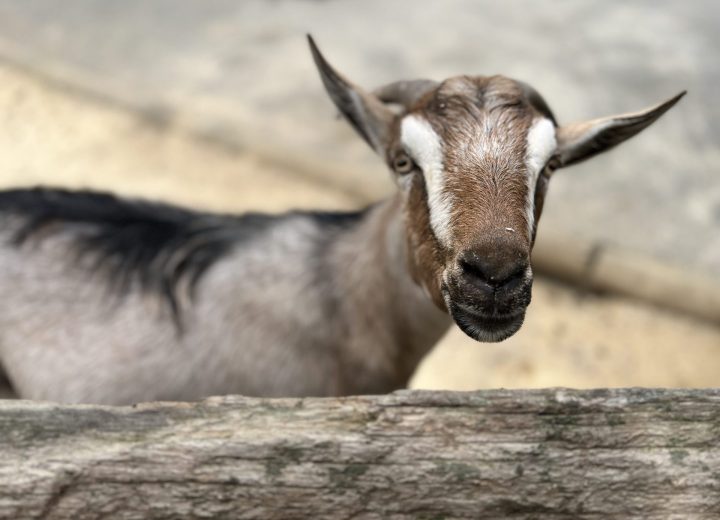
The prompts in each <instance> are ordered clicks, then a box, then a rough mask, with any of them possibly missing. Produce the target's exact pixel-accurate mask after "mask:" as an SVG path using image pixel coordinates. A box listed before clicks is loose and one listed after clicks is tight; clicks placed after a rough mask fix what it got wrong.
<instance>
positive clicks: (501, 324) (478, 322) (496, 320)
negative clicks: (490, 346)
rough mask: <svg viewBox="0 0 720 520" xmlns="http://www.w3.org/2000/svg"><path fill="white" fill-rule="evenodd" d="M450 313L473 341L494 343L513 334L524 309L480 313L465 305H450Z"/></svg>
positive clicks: (523, 313) (517, 328)
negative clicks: (500, 313)
mask: <svg viewBox="0 0 720 520" xmlns="http://www.w3.org/2000/svg"><path fill="white" fill-rule="evenodd" d="M450 315H451V316H452V318H453V320H455V323H457V325H458V327H460V330H462V331H463V332H464V333H465V334H467V335H468V336H470V337H471V338H472V339H474V340H475V341H482V342H485V343H496V342H498V341H503V340H505V339H507V338H509V337H510V336H512V335H513V334H515V333H516V332H517V331H518V330H520V327H521V326H522V324H523V321H525V309H522V310H521V311H519V312H516V313H511V314H502V315H495V314H492V315H490V314H480V313H475V312H470V311H469V310H468V309H467V308H466V307H464V306H463V307H461V306H459V305H451V306H450Z"/></svg>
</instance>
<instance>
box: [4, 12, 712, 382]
mask: <svg viewBox="0 0 720 520" xmlns="http://www.w3.org/2000/svg"><path fill="white" fill-rule="evenodd" d="M308 32H310V33H312V34H313V35H314V36H315V38H316V40H317V42H318V44H319V45H320V48H321V49H322V50H323V51H324V53H325V55H326V56H327V58H328V59H329V60H330V61H331V63H333V64H334V65H335V66H336V67H337V68H338V69H339V70H341V71H342V72H344V73H345V74H346V75H347V76H348V77H350V78H351V79H352V80H353V81H355V82H356V83H358V84H360V85H363V86H365V87H368V88H371V87H374V86H377V85H380V84H382V83H387V82H390V81H394V80H397V79H410V78H417V77H428V78H432V79H438V80H441V79H444V78H445V77H448V76H451V75H456V74H483V75H485V74H496V73H500V74H504V75H507V76H511V77H514V78H516V79H521V80H524V81H527V82H529V83H531V84H532V85H533V86H535V87H536V88H537V90H539V91H540V92H541V93H542V94H543V95H544V97H545V98H546V100H547V101H548V103H549V104H550V106H551V107H552V108H553V109H554V111H555V114H556V116H557V118H558V120H559V121H560V122H561V123H562V122H570V121H573V120H582V119H590V118H594V117H599V116H605V115H610V114H615V113H621V112H626V111H634V110H638V109H641V108H644V107H646V106H648V105H652V104H655V103H656V102H659V101H661V100H664V99H666V98H668V97H670V96H671V95H673V94H675V93H677V92H679V91H680V90H683V89H687V90H688V91H689V94H688V96H686V98H685V99H683V100H682V101H681V102H680V103H679V104H678V105H677V106H676V107H675V108H674V109H672V110H671V111H670V112H669V113H668V114H667V115H665V116H664V117H663V118H662V119H661V120H660V121H659V122H657V123H656V124H655V125H653V126H652V127H650V128H649V129H648V130H646V131H645V132H644V133H643V134H641V135H640V136H638V137H636V138H634V139H632V140H631V141H629V142H628V143H627V144H624V145H622V146H621V147H620V148H618V149H616V150H613V151H612V152H610V153H608V154H605V155H602V156H599V157H597V158H595V159H593V160H592V161H590V162H588V163H586V164H581V165H578V166H575V167H573V168H571V169H567V170H562V171H560V172H559V173H558V174H557V175H556V176H555V177H554V179H553V181H552V183H551V187H550V192H549V194H548V198H547V200H546V204H545V213H544V216H543V221H542V222H541V225H540V229H539V238H538V248H544V251H546V252H548V253H547V254H548V255H549V256H548V257H547V258H549V259H550V261H552V258H559V259H571V258H577V259H578V260H577V262H579V264H580V265H581V266H582V265H586V263H587V262H589V261H590V258H589V257H586V256H584V255H586V252H587V251H593V250H595V251H597V248H598V247H605V246H607V245H611V246H614V247H616V249H617V250H618V251H623V252H625V251H627V252H629V253H630V254H631V255H632V258H633V259H634V262H635V265H636V266H637V265H640V266H641V268H640V271H639V272H640V276H643V275H644V269H642V265H652V266H658V265H659V266H665V265H667V266H674V267H672V268H669V270H667V271H663V269H659V270H657V269H655V271H658V272H660V273H671V275H665V276H664V275H662V274H660V275H657V276H655V277H654V278H653V277H650V278H648V280H649V281H648V280H646V281H645V283H646V284H650V285H652V284H653V283H655V281H656V282H657V283H658V284H659V285H662V284H663V283H664V280H665V279H667V278H668V277H672V278H673V280H674V281H675V283H676V285H675V286H674V287H675V289H674V290H673V291H670V293H668V291H665V292H663V291H659V292H660V293H662V294H661V296H659V297H656V298H652V299H651V300H652V301H649V300H648V298H646V297H644V296H643V294H634V292H635V291H634V289H633V287H632V285H633V284H628V283H627V273H626V272H625V273H624V275H623V276H625V278H622V277H621V278H618V279H617V280H615V278H613V277H615V274H616V272H617V271H619V270H618V269H612V268H610V269H608V270H607V273H605V275H604V276H606V277H609V278H610V279H611V280H615V281H614V282H612V283H608V284H606V285H607V287H609V289H608V290H606V291H604V292H603V293H598V292H596V291H593V290H591V289H592V287H593V284H592V283H590V282H589V281H588V280H584V279H583V277H582V276H574V277H566V276H563V270H562V269H552V268H550V269H545V270H543V269H540V271H541V274H542V272H543V271H545V272H549V273H551V274H552V275H553V276H547V277H542V276H539V277H538V278H537V281H536V284H535V287H534V296H533V303H532V304H531V306H530V310H529V312H528V315H527V320H526V324H525V325H524V327H523V329H522V330H521V331H520V332H519V333H518V334H517V335H515V336H514V337H512V338H511V339H510V340H508V341H506V342H503V343H500V344H480V343H476V342H474V341H472V340H470V339H469V338H466V337H465V336H464V335H463V334H462V333H461V332H459V330H457V329H453V330H451V331H450V332H449V333H448V334H447V336H446V337H445V338H444V340H443V341H442V342H441V344H440V345H438V347H437V348H436V349H435V350H434V351H433V352H432V354H431V355H430V356H429V357H428V358H427V359H426V360H425V362H424V363H423V365H422V366H421V368H420V370H419V372H418V373H417V374H416V376H415V378H414V380H413V386H414V387H417V388H445V389H475V388H486V387H540V386H573V387H607V386H668V387H673V386H695V387H698V386H718V385H720V311H718V310H717V309H718V307H717V301H718V300H717V296H718V295H720V289H719V288H720V285H718V284H719V283H720V171H719V170H720V148H719V147H718V143H719V142H720V140H719V138H720V104H719V103H718V102H717V88H718V87H717V86H718V85H719V84H720V60H718V56H720V4H718V3H717V2H713V1H711V0H696V1H686V2H671V1H661V0H640V1H634V2H611V1H607V0H603V1H600V0H594V1H586V2H577V1H570V0H564V1H562V0H553V1H529V0H517V1H513V2H489V1H476V0H446V1H442V2H440V1H434V2H432V1H424V2H416V1H411V0H397V1H392V2H390V1H383V0H365V1H363V2H352V1H349V0H346V1H342V0H336V1H329V0H328V1H320V0H314V1H311V0H293V1H290V0H285V1H282V0H275V1H270V0H265V1H262V0H244V1H242V2H237V1H229V0H203V1H200V0H197V1H177V0H152V1H148V0H143V1H141V0H123V1H122V2H109V1H106V0H73V1H68V2H58V1H56V0H24V1H22V2H18V1H16V0H14V1H13V0H0V113H1V116H2V124H1V125H0V149H1V150H2V153H0V187H14V186H28V185H36V184H47V185H53V186H68V187H91V188H96V189H102V190H112V191H115V192H118V193H122V194H126V195H132V196H141V197H145V198H151V199H159V200H164V201H170V202H176V203H181V204H185V205H189V206H192V207H196V208H202V209H212V210H222V211H244V210H247V209H253V210H265V211H273V212H276V211H282V210H285V209H289V208H328V209H354V208H359V207H362V206H364V205H367V204H368V203H369V202H371V201H374V200H377V199H379V198H381V197H383V196H385V195H386V194H387V193H389V192H390V190H392V189H393V187H392V184H391V182H390V177H389V175H388V174H387V172H386V171H385V167H384V166H383V164H382V163H381V161H380V160H378V159H377V158H376V157H375V156H374V155H373V154H372V152H371V151H370V149H369V148H367V147H366V145H365V144H364V143H363V142H361V140H360V139H359V138H357V137H356V136H355V135H354V134H353V132H352V130H351V129H350V128H349V126H348V125H347V124H345V123H344V122H342V121H339V120H338V119H337V118H336V113H335V111H334V109H333V107H332V105H331V103H330V101H329V99H328V98H327V96H326V94H325V92H324V90H323V88H322V85H321V84H320V81H319V78H318V76H317V73H316V71H315V70H314V66H313V64H312V60H311V58H310V54H309V52H308V49H307V44H306V41H305V34H306V33H308ZM544 237H545V238H544ZM550 238H553V241H552V242H550ZM553 255H554V256H553ZM638 259H639V260H638ZM563 269H564V267H563ZM685 275H687V276H688V277H689V278H688V279H689V280H690V282H688V283H691V282H692V283H694V284H695V285H694V287H695V289H693V291H688V293H687V294H686V291H684V289H683V280H684V278H683V276H685ZM631 278H632V277H631ZM568 280H570V281H571V282H572V283H569V282H568ZM678 280H679V281H678ZM698 280H701V282H699V283H698ZM665 281H666V280H665ZM677 284H679V285H677ZM698 286H700V288H699V289H698ZM678 287H679V289H678ZM703 291H705V292H704V293H703ZM646 292H647V291H646ZM651 292H652V288H651ZM690 293H692V294H690ZM698 294H699V296H698ZM713 295H714V296H713ZM686 297H687V298H690V297H693V298H696V299H697V298H699V301H700V304H698V305H695V306H694V308H696V309H698V308H699V309H700V311H699V312H693V311H690V312H680V311H678V310H676V309H674V308H673V307H677V305H674V304H676V303H677V302H678V301H682V300H683V299H684V298H686ZM703 298H704V299H703ZM713 298H715V299H713ZM713 305H715V307H713ZM703 309H704V311H703ZM713 309H715V310H713ZM713 317H714V318H713Z"/></svg>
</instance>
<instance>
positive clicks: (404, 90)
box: [373, 79, 438, 108]
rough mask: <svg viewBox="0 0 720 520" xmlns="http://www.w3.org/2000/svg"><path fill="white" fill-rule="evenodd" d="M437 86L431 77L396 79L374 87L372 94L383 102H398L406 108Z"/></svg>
mask: <svg viewBox="0 0 720 520" xmlns="http://www.w3.org/2000/svg"><path fill="white" fill-rule="evenodd" d="M437 86H438V82H437V81H433V80H431V79H415V80H408V81H396V82H394V83H390V84H388V85H383V86H382V87H378V88H376V89H375V90H373V94H375V96H377V97H378V98H379V99H380V101H382V102H384V103H398V104H399V105H402V106H404V107H405V108H408V107H410V106H411V105H413V104H414V103H415V102H416V101H417V100H418V99H420V98H421V97H422V96H424V95H425V94H427V93H428V92H430V91H431V90H432V89H434V88H435V87H437Z"/></svg>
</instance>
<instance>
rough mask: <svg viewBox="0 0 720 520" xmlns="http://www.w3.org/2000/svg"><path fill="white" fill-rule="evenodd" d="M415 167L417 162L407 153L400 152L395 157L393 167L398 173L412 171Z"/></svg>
mask: <svg viewBox="0 0 720 520" xmlns="http://www.w3.org/2000/svg"><path fill="white" fill-rule="evenodd" d="M414 168H415V163H413V161H412V159H410V157H408V156H407V155H405V154H400V155H398V156H397V157H395V159H393V169H394V170H395V171H396V172H398V173H410V172H411V171H412V170H413V169H414Z"/></svg>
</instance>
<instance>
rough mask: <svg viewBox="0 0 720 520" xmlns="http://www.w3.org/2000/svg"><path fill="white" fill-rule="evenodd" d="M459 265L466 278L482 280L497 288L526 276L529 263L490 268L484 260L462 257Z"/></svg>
mask: <svg viewBox="0 0 720 520" xmlns="http://www.w3.org/2000/svg"><path fill="white" fill-rule="evenodd" d="M459 266H460V269H461V270H462V272H463V274H464V275H465V277H466V278H469V279H472V280H475V281H480V282H482V283H484V284H487V285H489V286H491V287H493V288H496V289H497V288H499V287H502V286H504V285H507V284H509V283H511V282H513V281H516V280H519V279H522V278H524V277H525V273H526V271H527V265H525V264H524V263H523V264H519V265H515V266H501V267H499V268H490V267H489V266H485V265H483V263H482V262H471V261H468V260H466V259H460V261H459ZM513 267H514V268H513Z"/></svg>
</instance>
